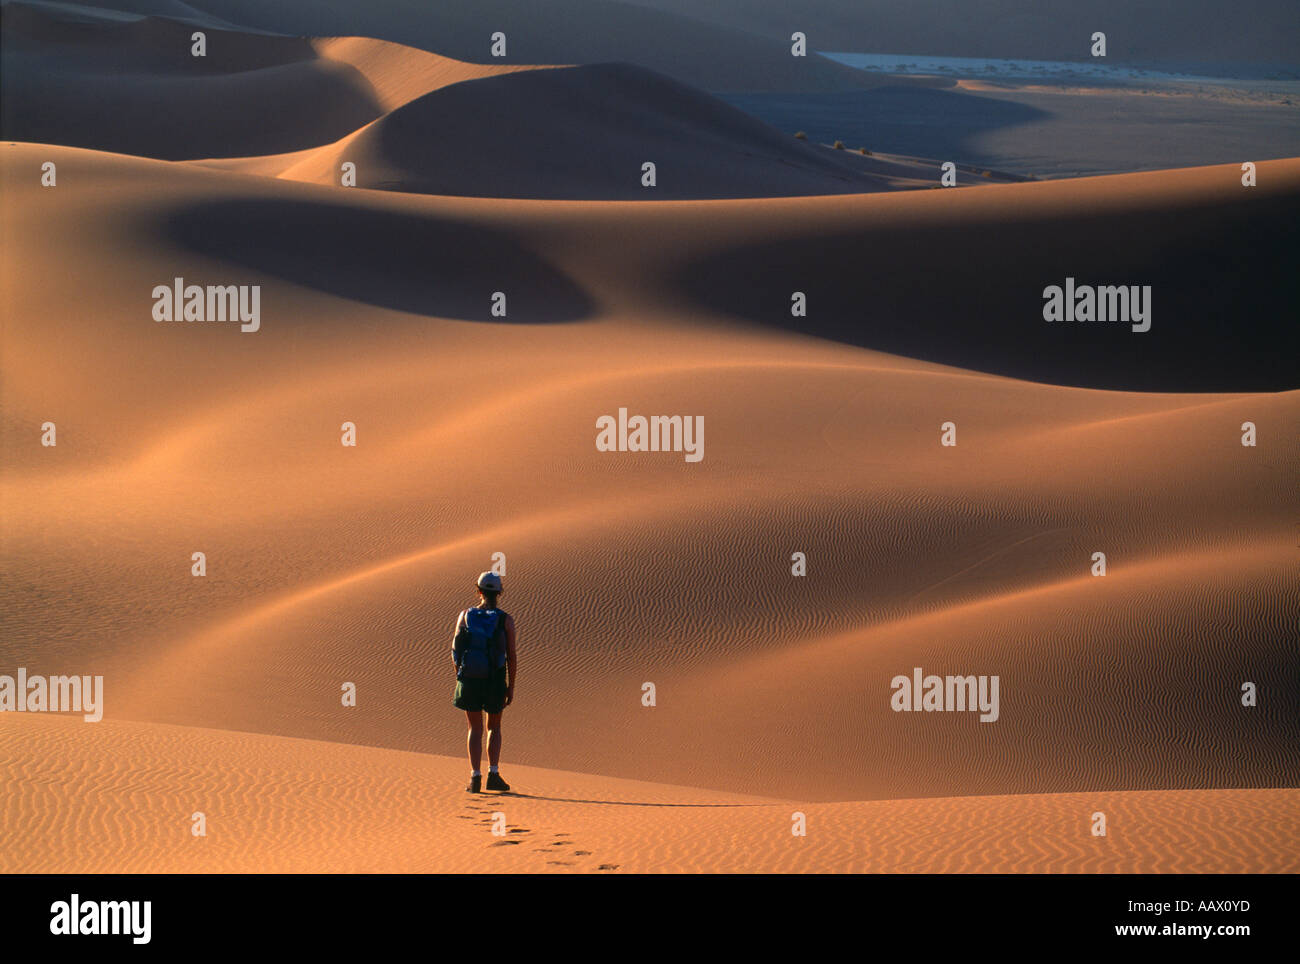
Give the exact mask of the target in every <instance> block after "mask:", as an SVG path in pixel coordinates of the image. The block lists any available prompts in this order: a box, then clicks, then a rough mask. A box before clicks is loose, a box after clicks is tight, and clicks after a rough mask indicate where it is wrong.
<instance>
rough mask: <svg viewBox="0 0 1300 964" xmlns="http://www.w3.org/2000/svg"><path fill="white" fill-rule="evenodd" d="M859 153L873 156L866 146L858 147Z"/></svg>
mask: <svg viewBox="0 0 1300 964" xmlns="http://www.w3.org/2000/svg"><path fill="white" fill-rule="evenodd" d="M858 153H859V154H861V155H862V156H863V157H871V156H872V155H871V152H870V151H869V150H867V149H866V148H865V147H859V148H858Z"/></svg>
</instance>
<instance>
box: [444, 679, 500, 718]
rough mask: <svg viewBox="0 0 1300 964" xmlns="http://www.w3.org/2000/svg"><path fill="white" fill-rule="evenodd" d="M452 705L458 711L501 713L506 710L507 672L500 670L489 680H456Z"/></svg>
mask: <svg viewBox="0 0 1300 964" xmlns="http://www.w3.org/2000/svg"><path fill="white" fill-rule="evenodd" d="M452 703H453V704H455V706H456V709H458V710H469V711H470V712H473V711H475V710H486V711H487V712H489V713H500V712H501V711H502V710H504V709H505V708H506V671H505V670H498V671H497V672H495V673H493V674H492V675H491V676H490V677H488V678H487V679H459V680H456V695H455V697H454V698H453V699H452Z"/></svg>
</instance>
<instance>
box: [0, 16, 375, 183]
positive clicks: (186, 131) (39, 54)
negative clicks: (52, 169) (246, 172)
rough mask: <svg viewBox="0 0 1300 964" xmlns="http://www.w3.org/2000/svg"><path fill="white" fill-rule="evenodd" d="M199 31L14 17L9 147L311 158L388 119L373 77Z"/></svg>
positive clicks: (295, 48)
mask: <svg viewBox="0 0 1300 964" xmlns="http://www.w3.org/2000/svg"><path fill="white" fill-rule="evenodd" d="M191 33H192V28H191V27H189V26H186V25H185V24H183V23H179V22H176V21H171V20H164V19H160V18H151V19H144V20H136V21H130V22H107V23H93V24H81V23H77V22H70V21H68V20H66V19H63V18H62V17H61V16H60V17H57V18H56V17H54V16H52V15H50V14H48V13H46V11H45V10H43V9H40V8H37V7H29V6H26V5H23V4H7V5H6V6H5V7H4V31H3V58H0V80H2V81H3V84H4V89H5V94H4V98H3V101H2V102H0V104H2V105H3V106H2V111H0V126H2V128H3V130H4V136H5V137H6V138H8V139H9V140H24V141H38V142H46V143H59V144H68V145H72V146H77V147H90V148H94V149H96V150H103V151H113V152H116V153H122V154H138V155H144V156H147V157H161V158H167V159H169V160H176V159H180V158H191V157H232V156H244V155H248V154H273V153H278V152H282V151H290V150H299V149H301V148H305V147H314V146H316V145H319V144H324V143H328V142H330V141H333V140H336V139H337V138H339V137H342V136H343V135H344V134H347V133H349V132H351V131H354V130H356V129H357V128H358V127H360V126H361V125H363V124H366V123H368V122H370V121H372V120H374V119H375V118H376V117H378V116H379V115H380V114H382V113H383V108H382V106H381V105H380V102H379V100H378V99H377V98H376V96H375V95H374V93H373V92H372V90H371V88H370V86H369V84H367V83H366V82H365V80H364V79H363V77H362V75H361V74H360V73H359V72H358V71H356V70H355V69H353V68H352V67H350V66H347V65H344V64H342V63H339V62H338V61H337V60H333V59H327V58H323V57H321V56H319V55H318V54H317V53H316V51H315V50H314V49H313V47H312V45H311V43H310V41H308V40H306V39H302V38H297V37H273V36H265V35H261V34H249V33H233V32H223V31H218V30H211V29H210V30H209V31H208V38H207V42H208V44H209V47H208V50H209V55H208V56H207V57H192V56H191V55H190V46H191V41H190V34H191Z"/></svg>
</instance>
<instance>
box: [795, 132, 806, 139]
mask: <svg viewBox="0 0 1300 964" xmlns="http://www.w3.org/2000/svg"><path fill="white" fill-rule="evenodd" d="M794 136H795V137H796V138H798V139H799V140H801V141H806V140H808V135H807V134H805V133H804V132H803V131H797V132H795V135H794Z"/></svg>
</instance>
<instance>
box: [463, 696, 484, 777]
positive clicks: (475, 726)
mask: <svg viewBox="0 0 1300 964" xmlns="http://www.w3.org/2000/svg"><path fill="white" fill-rule="evenodd" d="M465 716H466V717H467V718H468V719H469V735H468V736H466V737H465V745H466V747H468V749H469V765H470V769H472V770H473V771H474V772H475V773H477V772H478V771H479V768H480V764H482V762H483V714H482V713H480V712H479V711H478V710H466V711H465Z"/></svg>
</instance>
